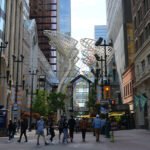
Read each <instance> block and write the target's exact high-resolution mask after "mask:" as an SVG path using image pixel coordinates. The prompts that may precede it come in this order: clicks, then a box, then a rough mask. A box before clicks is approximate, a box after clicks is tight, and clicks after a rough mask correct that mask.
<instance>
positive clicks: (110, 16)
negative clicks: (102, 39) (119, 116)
mask: <svg viewBox="0 0 150 150" xmlns="http://www.w3.org/2000/svg"><path fill="white" fill-rule="evenodd" d="M106 6H107V26H108V37H109V39H111V40H112V41H113V50H114V56H115V63H116V70H117V73H118V77H119V84H120V92H121V98H122V102H123V103H126V101H124V99H123V98H124V97H123V95H124V86H125V85H124V83H123V76H122V75H123V73H124V72H126V71H127V70H128V67H129V66H130V65H132V63H133V58H134V57H133V56H134V50H135V49H134V46H133V45H134V43H133V26H132V14H131V1H130V0H126V1H124V0H116V1H112V0H107V1H106ZM129 82H130V81H129ZM131 82H132V79H131ZM132 105H133V99H132Z"/></svg>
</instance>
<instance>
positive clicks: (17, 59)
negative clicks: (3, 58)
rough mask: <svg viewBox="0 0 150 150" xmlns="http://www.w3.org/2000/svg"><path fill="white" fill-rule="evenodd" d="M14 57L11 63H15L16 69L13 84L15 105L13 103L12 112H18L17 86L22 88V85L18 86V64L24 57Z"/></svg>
mask: <svg viewBox="0 0 150 150" xmlns="http://www.w3.org/2000/svg"><path fill="white" fill-rule="evenodd" d="M20 58H21V59H19V56H18V57H16V56H15V55H13V61H14V62H16V63H17V66H16V67H17V68H16V84H15V103H14V107H13V111H18V102H17V98H18V87H19V86H24V85H19V63H22V62H23V59H24V56H23V55H20Z"/></svg>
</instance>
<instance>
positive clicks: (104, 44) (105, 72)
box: [94, 37, 112, 104]
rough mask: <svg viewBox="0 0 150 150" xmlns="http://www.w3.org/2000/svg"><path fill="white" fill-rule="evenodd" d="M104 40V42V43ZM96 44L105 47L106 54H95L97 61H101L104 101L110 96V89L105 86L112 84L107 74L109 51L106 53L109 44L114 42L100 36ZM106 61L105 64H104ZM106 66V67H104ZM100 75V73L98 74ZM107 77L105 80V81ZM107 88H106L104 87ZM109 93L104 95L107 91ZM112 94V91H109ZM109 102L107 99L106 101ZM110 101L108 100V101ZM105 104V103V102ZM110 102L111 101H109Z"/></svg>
mask: <svg viewBox="0 0 150 150" xmlns="http://www.w3.org/2000/svg"><path fill="white" fill-rule="evenodd" d="M102 41H103V43H102ZM95 46H101V47H103V48H104V55H102V56H98V54H95V55H94V56H95V58H96V61H97V62H99V61H100V62H101V72H100V73H101V74H100V77H101V100H102V101H103V100H104V99H107V98H108V92H110V90H109V91H106V92H107V93H106V92H105V89H106V88H105V86H108V85H109V84H110V80H109V76H108V75H107V53H106V50H107V46H112V43H109V44H107V43H106V40H103V38H102V37H100V38H99V39H98V40H97V41H96V42H95ZM103 62H104V64H103ZM103 68H104V69H103ZM103 71H104V74H103ZM98 76H99V75H98ZM104 79H105V81H104ZM97 86H98V85H97ZM104 88H105V89H104ZM104 92H105V93H106V94H107V95H104V94H105V93H104ZM109 94H110V93H109ZM106 102H107V101H106ZM107 103H108V102H107ZM104 104H105V103H104ZM108 104H109V103H108Z"/></svg>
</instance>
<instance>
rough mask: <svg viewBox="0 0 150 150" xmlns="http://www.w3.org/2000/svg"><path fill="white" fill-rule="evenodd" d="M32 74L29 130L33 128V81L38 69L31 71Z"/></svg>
mask: <svg viewBox="0 0 150 150" xmlns="http://www.w3.org/2000/svg"><path fill="white" fill-rule="evenodd" d="M29 73H30V75H31V76H32V78H31V79H32V80H31V101H30V124H29V131H31V130H32V102H33V82H34V76H35V75H37V73H38V70H32V71H29Z"/></svg>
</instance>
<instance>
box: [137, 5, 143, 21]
mask: <svg viewBox="0 0 150 150" xmlns="http://www.w3.org/2000/svg"><path fill="white" fill-rule="evenodd" d="M141 20H142V9H141V7H140V9H139V10H138V23H139V24H140V23H141Z"/></svg>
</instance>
